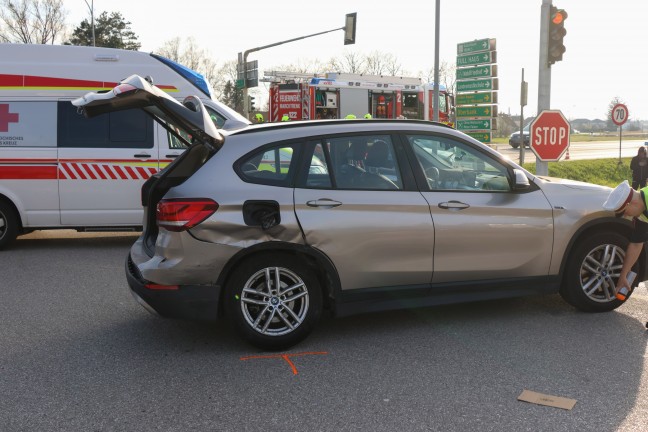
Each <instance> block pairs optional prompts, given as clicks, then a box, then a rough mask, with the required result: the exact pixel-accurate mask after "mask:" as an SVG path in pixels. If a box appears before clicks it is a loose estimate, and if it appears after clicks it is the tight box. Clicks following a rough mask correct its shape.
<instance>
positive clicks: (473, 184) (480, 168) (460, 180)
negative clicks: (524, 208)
mask: <svg viewBox="0 0 648 432" xmlns="http://www.w3.org/2000/svg"><path fill="white" fill-rule="evenodd" d="M407 139H408V142H409V145H410V146H411V148H412V150H413V152H414V155H415V156H416V159H417V160H418V163H419V165H420V167H421V170H422V171H423V172H424V173H425V177H426V180H427V184H428V187H429V188H430V189H431V190H465V191H503V192H508V191H510V190H511V185H510V184H509V177H508V171H507V169H506V167H505V166H504V165H502V164H501V163H499V162H498V161H497V160H495V159H493V158H491V157H490V156H489V155H487V154H485V153H481V152H479V151H478V150H477V149H475V148H472V147H470V146H468V145H467V144H465V143H462V142H459V141H454V140H452V139H449V138H445V137H437V136H431V135H409V136H408V137H407Z"/></svg>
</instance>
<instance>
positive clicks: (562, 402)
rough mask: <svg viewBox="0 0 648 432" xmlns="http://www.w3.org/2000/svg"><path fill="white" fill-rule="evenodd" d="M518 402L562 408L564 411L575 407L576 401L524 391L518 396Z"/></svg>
mask: <svg viewBox="0 0 648 432" xmlns="http://www.w3.org/2000/svg"><path fill="white" fill-rule="evenodd" d="M518 400H519V401H523V402H530V403H534V404H537V405H546V406H550V407H555V408H562V409H564V410H571V409H572V408H574V405H576V399H568V398H564V397H560V396H552V395H546V394H542V393H536V392H534V391H531V390H524V391H523V392H522V394H521V395H520V396H518Z"/></svg>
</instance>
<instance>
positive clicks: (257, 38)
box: [64, 0, 648, 120]
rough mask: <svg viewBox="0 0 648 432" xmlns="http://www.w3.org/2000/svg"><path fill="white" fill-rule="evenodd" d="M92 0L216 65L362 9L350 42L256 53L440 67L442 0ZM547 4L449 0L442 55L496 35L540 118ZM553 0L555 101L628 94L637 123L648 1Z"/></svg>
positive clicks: (75, 11) (83, 8)
mask: <svg viewBox="0 0 648 432" xmlns="http://www.w3.org/2000/svg"><path fill="white" fill-rule="evenodd" d="M92 1H93V3H94V11H95V17H96V16H98V15H99V14H100V13H101V12H103V11H107V12H109V13H110V12H116V11H118V12H121V14H122V16H124V18H125V19H126V20H127V21H130V22H131V29H132V30H133V31H134V32H135V34H136V35H137V37H138V40H139V41H140V42H141V44H142V46H141V48H140V50H141V51H147V52H155V51H156V50H158V49H159V48H160V47H162V46H163V44H164V42H165V41H168V40H171V39H173V38H176V37H180V38H183V39H184V38H189V37H193V38H194V39H195V41H196V44H197V45H198V46H199V47H200V48H202V49H204V50H206V51H207V52H208V53H209V54H210V55H211V56H212V58H213V60H214V61H215V62H217V63H218V64H222V63H224V62H226V61H231V60H235V59H236V58H237V56H238V53H239V52H243V51H246V50H249V49H251V48H256V47H260V46H265V45H269V44H273V43H275V42H280V41H284V40H287V39H292V38H296V37H300V36H305V35H309V34H313V33H318V32H322V31H326V30H332V29H335V28H340V27H343V26H344V18H345V15H346V14H347V13H351V12H357V14H358V23H357V31H356V44H355V45H347V46H345V45H344V44H343V39H344V36H343V32H342V31H341V30H339V31H335V32H332V33H328V34H325V35H321V36H315V37H311V38H307V39H304V40H301V41H297V42H292V43H288V44H284V45H280V46H277V47H272V48H268V49H265V50H261V51H258V52H254V53H251V54H250V55H249V57H248V61H251V60H258V64H259V73H260V74H261V73H262V72H263V70H273V69H274V68H275V67H277V66H281V65H289V64H308V63H309V62H312V61H314V60H315V59H318V60H320V62H322V63H325V62H326V61H328V60H329V59H330V58H332V57H341V56H342V55H343V54H344V53H346V52H349V51H355V52H357V53H359V54H361V55H368V54H371V53H374V52H381V53H389V54H392V55H393V56H395V57H396V58H397V60H398V61H399V62H400V63H401V64H402V66H403V69H404V70H405V71H406V72H407V74H403V75H404V76H418V73H419V71H426V70H429V69H432V68H433V67H434V57H435V28H434V24H435V9H436V1H434V0H427V1H422V0H418V1H417V0H399V1H395V2H387V1H378V2H377V1H375V0H374V1H368V0H356V1H351V0H326V1H321V2H307V1H288V2H276V1H275V2H268V1H263V2H261V1H255V0H248V1H246V2H236V1H232V2H230V1H214V0H183V1H181V2H178V1H173V2H172V1H169V0H156V1H152V0H92ZM90 3H91V0H87V3H86V0H64V7H65V8H66V10H67V12H68V23H69V24H70V26H72V27H76V26H77V25H78V24H79V23H80V22H81V21H82V20H83V19H87V18H89V16H90V15H89V7H88V6H87V4H90ZM542 3H543V0H491V1H484V0H440V25H439V33H440V37H439V60H440V61H441V62H443V61H445V62H448V63H452V64H454V63H455V62H456V56H457V44H459V43H463V42H468V41H472V40H478V39H485V38H491V39H495V40H496V43H497V67H498V78H499V92H498V98H499V104H498V108H499V112H503V113H510V114H512V115H519V114H520V81H521V79H522V69H524V78H525V81H527V82H528V86H529V94H528V104H527V106H525V107H524V115H525V117H529V116H534V115H536V114H537V111H538V106H537V104H538V70H539V49H540V10H541V6H542ZM553 4H554V6H556V7H558V8H561V9H564V10H565V11H566V12H567V14H568V18H567V20H566V21H565V29H566V30H567V35H566V36H565V40H564V41H565V47H566V48H567V51H566V52H565V54H564V56H563V61H561V62H558V63H556V64H554V65H553V66H552V68H551V69H552V72H551V109H559V110H561V111H562V112H563V114H564V115H565V117H566V118H567V119H568V120H574V119H578V118H589V119H594V118H599V119H604V118H605V116H606V113H607V110H608V107H609V104H610V102H611V101H612V100H613V99H614V98H615V97H618V98H619V99H620V100H621V101H622V102H624V103H625V104H626V106H627V107H628V111H629V114H630V119H631V120H648V79H647V76H648V43H646V41H647V40H648V26H647V25H646V22H648V1H645V0H616V1H614V2H609V1H604V0H586V1H585V0H553ZM612 6H613V7H614V9H613V10H612V9H611V8H612ZM321 72H322V73H324V72H334V71H321ZM260 85H261V86H263V85H264V84H263V83H260Z"/></svg>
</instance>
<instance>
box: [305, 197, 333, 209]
mask: <svg viewBox="0 0 648 432" xmlns="http://www.w3.org/2000/svg"><path fill="white" fill-rule="evenodd" d="M306 205H307V206H308V207H324V208H333V207H337V206H339V205H342V203H341V202H339V201H334V200H332V199H328V198H322V199H317V200H311V201H306Z"/></svg>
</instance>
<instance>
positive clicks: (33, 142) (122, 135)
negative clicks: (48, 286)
mask: <svg viewBox="0 0 648 432" xmlns="http://www.w3.org/2000/svg"><path fill="white" fill-rule="evenodd" d="M133 74H138V75H140V76H148V77H151V78H152V80H153V82H154V83H155V84H156V85H157V86H158V87H160V88H162V89H164V90H165V91H167V92H168V93H169V94H170V95H172V96H173V97H175V98H177V99H179V100H183V99H184V98H185V97H187V96H189V95H194V96H197V97H199V98H200V99H201V100H202V101H203V103H204V104H205V106H206V107H207V109H208V110H209V112H210V115H211V117H212V119H213V120H214V122H215V123H216V125H217V126H218V127H219V128H222V129H237V128H240V127H243V126H246V125H248V124H250V122H249V121H248V120H247V119H246V118H244V117H243V116H241V115H239V114H238V113H236V112H235V111H233V110H231V109H230V108H228V107H227V106H225V105H224V104H221V103H219V102H218V101H216V100H215V98H214V97H213V90H212V88H211V86H210V85H209V83H208V82H207V81H206V80H205V79H204V77H203V76H202V75H200V74H198V73H196V72H195V71H192V70H191V69H188V68H186V67H184V66H183V65H180V64H177V63H175V62H173V61H171V60H169V59H166V58H163V57H160V56H157V55H154V54H149V53H145V52H138V51H127V50H117V49H108V48H95V47H78V46H57V45H23V44H0V249H2V248H4V247H6V246H7V245H9V244H10V243H11V242H12V241H13V240H14V239H15V238H16V236H18V235H21V234H24V233H28V232H30V231H33V230H39V229H54V228H67V229H76V230H80V231H86V230H103V231H112V230H115V231H117V230H138V229H140V228H141V224H142V206H141V202H140V189H141V186H142V184H143V183H144V181H145V180H146V179H147V178H148V177H149V176H151V175H152V174H154V173H155V172H157V171H158V170H160V169H161V168H163V167H164V166H166V165H167V164H168V163H169V162H171V161H172V160H173V158H175V157H177V156H178V155H180V154H181V152H182V151H183V150H184V145H183V144H182V143H180V142H179V141H178V140H177V139H176V138H175V137H173V138H172V136H171V135H170V134H169V133H168V132H167V131H166V130H165V129H164V128H163V127H162V126H160V125H158V124H157V123H155V122H154V121H153V119H152V118H150V117H148V116H146V115H145V114H143V112H142V111H141V110H131V111H124V112H117V113H109V114H105V115H102V116H99V117H97V118H93V119H86V118H84V117H82V116H81V115H80V114H78V113H77V111H76V108H75V107H74V106H73V105H72V104H71V103H70V101H71V100H72V99H75V98H78V97H80V96H83V95H84V94H86V93H88V92H90V91H101V90H110V89H112V88H113V87H114V86H115V85H117V83H119V81H120V80H122V79H124V78H127V77H128V76H130V75H133Z"/></svg>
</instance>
